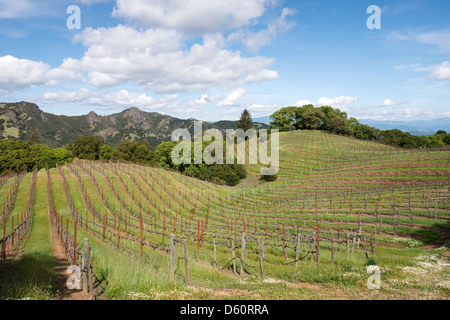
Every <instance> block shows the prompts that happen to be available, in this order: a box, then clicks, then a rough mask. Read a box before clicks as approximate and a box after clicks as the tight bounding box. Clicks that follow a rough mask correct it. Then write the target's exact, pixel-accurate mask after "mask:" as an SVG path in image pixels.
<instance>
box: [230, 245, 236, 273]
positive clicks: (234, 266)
mask: <svg viewBox="0 0 450 320" xmlns="http://www.w3.org/2000/svg"><path fill="white" fill-rule="evenodd" d="M231 247H232V248H231V249H232V251H233V273H234V274H236V251H235V242H234V240H231Z"/></svg>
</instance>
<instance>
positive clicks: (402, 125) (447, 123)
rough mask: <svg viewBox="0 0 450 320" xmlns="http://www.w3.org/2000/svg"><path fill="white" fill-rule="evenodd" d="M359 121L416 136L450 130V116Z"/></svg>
mask: <svg viewBox="0 0 450 320" xmlns="http://www.w3.org/2000/svg"><path fill="white" fill-rule="evenodd" d="M358 121H359V122H361V123H364V124H367V125H369V126H371V127H375V128H378V129H380V130H391V129H399V130H402V131H404V132H409V133H411V134H413V135H416V136H428V135H432V134H435V133H436V132H437V131H439V130H445V131H447V132H450V118H439V119H433V120H415V121H414V120H413V121H377V120H370V119H358Z"/></svg>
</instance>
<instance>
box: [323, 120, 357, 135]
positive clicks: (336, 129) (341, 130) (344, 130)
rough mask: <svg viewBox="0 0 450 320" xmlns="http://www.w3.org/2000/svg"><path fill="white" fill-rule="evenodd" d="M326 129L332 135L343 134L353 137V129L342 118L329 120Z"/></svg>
mask: <svg viewBox="0 0 450 320" xmlns="http://www.w3.org/2000/svg"><path fill="white" fill-rule="evenodd" d="M325 129H326V130H328V131H329V132H331V133H335V134H342V135H346V136H348V135H352V134H353V129H352V128H351V127H350V125H349V124H348V122H347V120H346V119H344V118H342V117H336V118H332V119H328V121H327V123H326V124H325Z"/></svg>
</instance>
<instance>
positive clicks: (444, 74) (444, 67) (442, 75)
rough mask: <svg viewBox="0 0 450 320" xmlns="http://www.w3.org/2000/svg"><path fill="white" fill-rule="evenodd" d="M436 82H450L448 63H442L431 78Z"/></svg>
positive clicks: (449, 64) (449, 66)
mask: <svg viewBox="0 0 450 320" xmlns="http://www.w3.org/2000/svg"><path fill="white" fill-rule="evenodd" d="M429 78H431V79H434V80H450V63H449V62H448V61H444V62H442V64H441V65H440V66H439V67H437V68H436V69H435V70H434V71H433V72H432V73H431V74H430V76H429Z"/></svg>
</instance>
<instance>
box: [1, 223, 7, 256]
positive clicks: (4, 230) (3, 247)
mask: <svg viewBox="0 0 450 320" xmlns="http://www.w3.org/2000/svg"><path fill="white" fill-rule="evenodd" d="M5 258H6V215H5V218H3V242H2V256H1V260H5Z"/></svg>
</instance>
